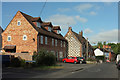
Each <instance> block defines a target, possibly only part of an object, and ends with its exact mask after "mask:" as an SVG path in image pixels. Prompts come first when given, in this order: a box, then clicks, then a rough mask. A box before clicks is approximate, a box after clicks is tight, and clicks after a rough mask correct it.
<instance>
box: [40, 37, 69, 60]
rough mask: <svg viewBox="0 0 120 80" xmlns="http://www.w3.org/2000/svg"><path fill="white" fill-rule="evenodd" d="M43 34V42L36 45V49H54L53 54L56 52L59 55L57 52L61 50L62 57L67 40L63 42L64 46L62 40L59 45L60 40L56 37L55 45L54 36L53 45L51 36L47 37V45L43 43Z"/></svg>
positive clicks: (65, 50)
mask: <svg viewBox="0 0 120 80" xmlns="http://www.w3.org/2000/svg"><path fill="white" fill-rule="evenodd" d="M40 36H41V35H39V40H38V41H40ZM42 36H43V44H41V43H40V42H38V43H39V45H38V51H40V50H42V49H44V50H47V51H54V52H55V54H56V52H58V55H59V52H60V51H61V52H63V57H64V55H65V54H67V42H65V47H64V41H62V47H61V40H58V39H57V46H55V38H53V39H54V46H53V45H52V38H51V37H47V41H48V42H47V45H46V44H45V36H44V35H42ZM58 59H59V58H58Z"/></svg>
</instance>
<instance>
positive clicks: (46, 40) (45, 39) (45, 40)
mask: <svg viewBox="0 0 120 80" xmlns="http://www.w3.org/2000/svg"><path fill="white" fill-rule="evenodd" d="M45 44H46V45H47V37H45Z"/></svg>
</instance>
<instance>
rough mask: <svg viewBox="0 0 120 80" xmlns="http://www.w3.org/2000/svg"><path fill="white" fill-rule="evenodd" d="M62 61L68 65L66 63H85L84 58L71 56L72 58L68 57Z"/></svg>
mask: <svg viewBox="0 0 120 80" xmlns="http://www.w3.org/2000/svg"><path fill="white" fill-rule="evenodd" d="M62 61H63V62H64V63H66V62H70V63H75V64H76V63H83V61H84V58H82V57H73V56H70V57H67V58H64V59H62Z"/></svg>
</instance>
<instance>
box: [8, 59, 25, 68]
mask: <svg viewBox="0 0 120 80" xmlns="http://www.w3.org/2000/svg"><path fill="white" fill-rule="evenodd" d="M10 65H11V66H12V67H25V66H26V63H25V60H23V59H21V58H20V57H11V61H10Z"/></svg>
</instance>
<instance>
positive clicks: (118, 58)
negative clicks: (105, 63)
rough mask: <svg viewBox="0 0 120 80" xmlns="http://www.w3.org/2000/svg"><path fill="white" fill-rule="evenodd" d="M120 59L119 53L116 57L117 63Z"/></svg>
mask: <svg viewBox="0 0 120 80" xmlns="http://www.w3.org/2000/svg"><path fill="white" fill-rule="evenodd" d="M119 60H120V54H118V55H117V58H116V65H117V63H118V61H119Z"/></svg>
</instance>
